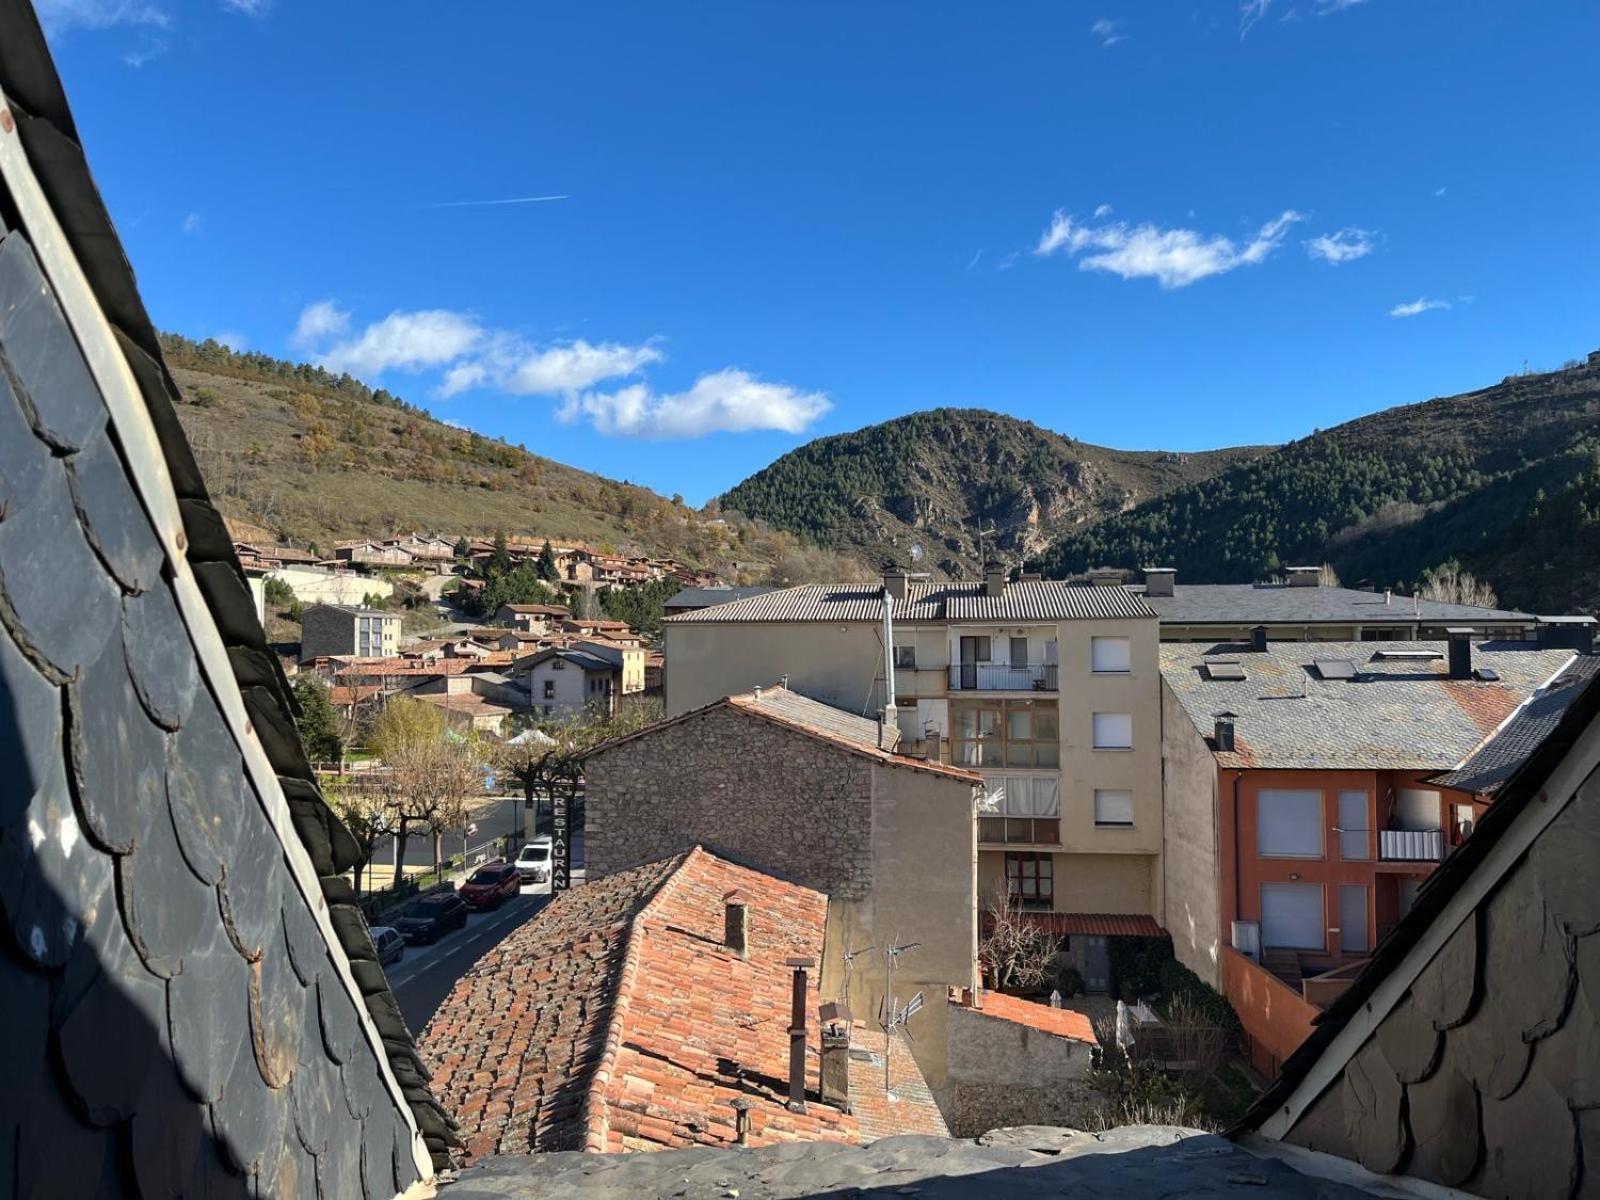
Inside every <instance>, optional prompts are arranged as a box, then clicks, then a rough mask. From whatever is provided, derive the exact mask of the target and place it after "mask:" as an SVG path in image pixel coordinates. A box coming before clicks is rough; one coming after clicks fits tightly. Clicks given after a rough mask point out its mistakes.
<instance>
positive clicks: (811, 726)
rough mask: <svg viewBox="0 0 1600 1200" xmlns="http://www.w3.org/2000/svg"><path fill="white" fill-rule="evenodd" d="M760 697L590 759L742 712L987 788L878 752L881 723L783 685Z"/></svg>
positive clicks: (599, 750)
mask: <svg viewBox="0 0 1600 1200" xmlns="http://www.w3.org/2000/svg"><path fill="white" fill-rule="evenodd" d="M759 692H760V694H759V696H758V695H757V693H756V692H736V693H735V694H733V695H731V696H724V697H722V698H721V699H720V700H713V701H712V702H711V703H710V704H703V705H701V706H700V707H699V708H692V709H690V710H689V711H688V712H684V713H679V714H678V715H677V716H675V717H667V718H666V719H665V720H662V721H657V722H656V723H655V724H654V725H647V726H645V728H643V729H637V730H635V731H634V732H632V733H627V734H624V735H622V736H621V737H617V738H612V739H611V740H610V741H607V742H601V743H600V744H599V745H598V746H596V747H594V749H592V750H590V751H588V752H587V753H586V754H585V755H584V757H585V758H593V757H594V756H595V755H598V754H604V753H605V752H606V751H608V750H611V749H613V748H614V747H616V746H621V745H623V744H624V743H627V742H631V741H634V740H635V739H637V738H642V737H647V736H649V735H650V734H652V733H654V732H656V731H657V730H659V729H665V728H666V727H668V726H670V725H676V724H678V723H679V722H682V721H687V720H689V719H691V718H693V717H698V716H701V715H703V714H705V713H708V712H711V711H712V710H714V709H718V708H735V709H738V710H739V711H740V712H743V713H749V714H750V715H751V716H754V717H759V718H761V719H762V720H764V721H771V722H772V723H773V724H775V725H782V726H783V727H784V728H786V729H792V730H794V731H795V732H797V733H803V734H805V735H807V736H808V737H814V738H817V739H819V740H820V741H824V742H829V743H831V744H832V745H835V746H839V747H841V748H842V749H845V750H849V751H850V752H852V753H854V754H860V755H863V756H865V757H867V758H871V759H874V760H876V761H878V762H882V763H887V764H888V765H889V766H894V767H909V768H911V769H912V770H916V771H932V772H933V773H935V774H937V775H945V776H948V777H950V778H952V779H960V780H962V781H963V782H966V783H982V782H983V776H982V775H981V774H979V773H978V772H977V771H973V770H968V769H967V768H965V767H957V766H951V765H948V764H946V763H940V762H933V761H930V760H928V759H923V758H912V757H911V756H910V755H905V754H898V753H896V752H894V751H893V750H883V749H880V748H879V746H878V723H877V722H876V721H875V720H873V719H872V718H870V717H862V716H858V715H857V714H855V713H851V712H847V711H845V710H844V709H842V708H835V707H834V706H833V705H831V704H824V703H823V702H822V701H820V700H813V699H812V698H811V697H809V696H806V695H802V694H801V693H799V692H797V691H794V690H793V689H792V688H787V687H784V686H782V685H781V684H774V685H773V686H771V687H764V688H761V689H759ZM889 733H890V736H891V737H892V738H894V740H895V743H896V744H898V743H899V738H900V733H899V730H898V729H894V730H890V731H889Z"/></svg>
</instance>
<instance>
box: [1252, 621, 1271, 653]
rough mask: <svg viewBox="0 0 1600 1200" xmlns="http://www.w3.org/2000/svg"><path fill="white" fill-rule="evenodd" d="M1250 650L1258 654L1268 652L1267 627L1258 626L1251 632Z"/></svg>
mask: <svg viewBox="0 0 1600 1200" xmlns="http://www.w3.org/2000/svg"><path fill="white" fill-rule="evenodd" d="M1250 649H1251V650H1252V651H1253V652H1254V653H1256V654H1265V653H1266V652H1267V627H1266V626H1265V625H1257V626H1256V627H1255V628H1254V629H1252V630H1251V631H1250Z"/></svg>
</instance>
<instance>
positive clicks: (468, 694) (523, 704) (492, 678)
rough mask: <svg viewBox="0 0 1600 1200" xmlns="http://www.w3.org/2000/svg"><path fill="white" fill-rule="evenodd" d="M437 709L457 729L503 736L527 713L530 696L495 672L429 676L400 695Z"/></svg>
mask: <svg viewBox="0 0 1600 1200" xmlns="http://www.w3.org/2000/svg"><path fill="white" fill-rule="evenodd" d="M396 694H397V695H403V696H409V697H411V698H412V699H415V700H421V701H422V702H423V703H424V704H428V705H431V706H432V707H434V708H437V709H438V710H439V711H440V713H442V714H443V716H444V718H445V721H446V722H447V723H448V724H449V725H450V726H451V728H453V729H458V730H460V731H462V732H463V733H465V732H477V733H492V734H496V735H498V734H500V733H503V732H504V731H505V725H506V722H507V720H509V719H510V718H511V717H512V716H513V715H514V714H516V713H519V712H526V711H527V709H528V695H527V693H526V692H524V691H523V690H522V689H521V688H519V687H516V686H515V685H514V684H512V683H511V682H510V680H508V679H507V678H506V676H504V675H502V674H499V673H498V672H493V671H462V672H459V673H457V674H453V675H430V676H425V677H424V678H422V679H421V681H420V682H417V683H413V684H412V685H410V686H409V687H406V688H404V689H403V690H402V691H400V692H398V693H396Z"/></svg>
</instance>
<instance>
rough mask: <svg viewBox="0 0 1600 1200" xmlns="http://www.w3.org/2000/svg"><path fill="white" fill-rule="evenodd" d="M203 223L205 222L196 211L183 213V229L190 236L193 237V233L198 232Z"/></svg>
mask: <svg viewBox="0 0 1600 1200" xmlns="http://www.w3.org/2000/svg"><path fill="white" fill-rule="evenodd" d="M204 224H205V222H204V221H202V220H201V219H200V214H199V213H197V212H192V213H185V214H184V215H183V231H184V232H185V233H187V234H188V235H189V236H190V237H193V236H194V235H195V234H197V233H199V232H200V230H201V228H202V227H203V226H204Z"/></svg>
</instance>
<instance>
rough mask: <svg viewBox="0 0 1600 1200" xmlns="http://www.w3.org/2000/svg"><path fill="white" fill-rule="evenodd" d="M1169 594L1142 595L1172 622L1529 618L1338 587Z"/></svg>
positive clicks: (1199, 588)
mask: <svg viewBox="0 0 1600 1200" xmlns="http://www.w3.org/2000/svg"><path fill="white" fill-rule="evenodd" d="M1172 593H1173V594H1172V595H1170V596H1150V595H1144V596H1143V599H1144V602H1145V603H1146V604H1148V605H1149V606H1150V607H1151V608H1153V609H1155V610H1156V612H1158V613H1160V614H1161V620H1162V622H1163V623H1165V624H1171V625H1203V624H1206V623H1208V622H1210V623H1216V624H1228V625H1274V624H1281V625H1300V624H1304V623H1305V622H1308V621H1348V622H1360V623H1361V624H1363V625H1385V624H1411V623H1413V622H1416V621H1426V622H1429V623H1433V624H1437V623H1438V622H1441V621H1459V622H1461V623H1463V624H1468V625H1470V624H1473V623H1474V622H1484V621H1491V622H1504V623H1508V624H1511V623H1516V624H1529V625H1531V624H1533V621H1534V618H1533V617H1532V616H1530V615H1529V614H1528V613H1521V612H1514V611H1512V610H1510V609H1502V608H1476V607H1474V606H1472V605H1469V604H1444V603H1441V602H1440V601H1437V600H1420V599H1419V600H1417V601H1415V603H1413V600H1412V597H1410V596H1395V597H1393V598H1392V599H1391V600H1390V601H1389V603H1387V604H1385V603H1384V599H1383V593H1382V592H1362V591H1357V590H1356V589H1354V588H1341V587H1290V586H1289V585H1288V584H1256V583H1180V584H1178V585H1177V586H1176V587H1174V588H1173V589H1172Z"/></svg>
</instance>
